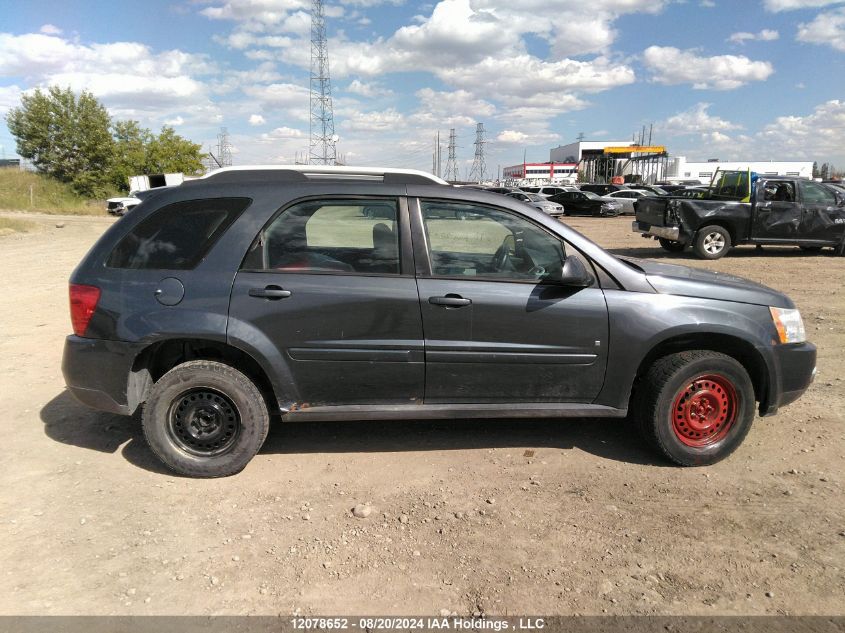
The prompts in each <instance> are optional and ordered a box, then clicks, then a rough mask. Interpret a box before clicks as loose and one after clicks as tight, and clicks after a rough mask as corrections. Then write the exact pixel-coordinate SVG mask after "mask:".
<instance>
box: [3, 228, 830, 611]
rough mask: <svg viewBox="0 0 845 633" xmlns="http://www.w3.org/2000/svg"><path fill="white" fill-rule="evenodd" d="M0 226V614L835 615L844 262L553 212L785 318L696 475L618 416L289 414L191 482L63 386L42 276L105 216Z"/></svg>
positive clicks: (49, 282)
mask: <svg viewBox="0 0 845 633" xmlns="http://www.w3.org/2000/svg"><path fill="white" fill-rule="evenodd" d="M13 217H16V218H21V219H24V218H25V219H27V220H31V221H34V222H38V223H39V224H40V225H41V230H38V231H35V232H32V233H27V234H14V235H9V236H5V237H2V238H0V266H2V271H3V288H5V291H4V296H6V300H7V304H6V306H5V308H4V309H3V310H2V312H0V331H2V333H3V335H2V337H0V394H2V402H3V405H4V410H5V415H4V416H3V418H2V430H3V435H2V436H3V439H4V442H5V444H6V449H5V450H3V451H2V453H0V487H2V490H3V494H2V503H0V536H2V538H0V563H2V565H0V567H2V571H0V614H183V613H188V614H291V613H301V614H337V613H345V614H431V615H437V614H440V613H445V612H447V611H448V612H454V613H457V614H460V615H468V614H473V613H486V614H495V615H507V614H522V613H542V614H548V615H551V614H603V613H608V614H689V615H692V614H703V615H716V614H762V613H767V614H843V613H845V608H843V605H845V578H843V565H845V503H843V495H842V484H843V470H842V455H843V448H844V447H845V443H843V435H845V428H843V420H845V417H844V416H843V409H845V381H843V378H842V374H841V366H842V365H841V364H842V363H843V362H845V352H843V349H845V345H843V344H845V330H843V323H845V319H844V318H843V314H842V310H843V308H845V290H843V286H842V281H841V280H842V278H843V274H845V258H836V257H832V256H825V255H814V256H813V255H811V256H808V255H805V254H803V253H801V252H800V251H799V250H798V249H786V248H784V249H775V248H766V249H765V250H764V251H762V252H760V251H756V250H754V249H753V248H742V249H737V250H735V251H734V252H733V253H732V254H731V255H730V256H728V257H726V258H724V259H722V260H720V261H717V262H702V261H699V260H696V259H693V258H692V257H690V256H677V255H671V256H669V255H668V254H664V253H663V252H662V251H661V250H660V249H659V248H658V247H657V246H656V243H655V242H650V241H646V240H643V239H642V238H640V237H639V236H636V235H634V234H632V233H631V232H630V219H629V218H617V219H611V220H601V219H591V218H584V219H577V220H573V221H572V222H571V224H572V225H574V226H575V227H576V228H579V229H580V230H582V231H583V232H585V233H586V234H587V235H589V236H590V237H592V238H593V239H595V240H596V241H597V242H599V243H600V244H602V245H603V246H604V247H606V248H610V249H612V250H614V251H615V252H618V253H624V254H630V255H636V256H646V257H656V258H660V259H661V260H663V261H671V262H680V263H684V264H689V265H692V266H700V267H705V268H712V269H714V270H719V271H724V272H730V273H735V274H740V275H744V276H746V277H749V278H751V279H754V280H756V281H760V282H763V283H765V284H767V285H770V286H773V287H775V288H778V289H781V290H784V291H786V292H788V293H789V294H790V295H791V296H792V297H793V299H794V300H795V301H796V302H797V304H798V306H799V307H800V308H801V310H802V313H803V315H804V319H805V322H806V324H807V328H808V333H809V335H810V338H811V340H813V341H814V342H815V343H816V344H817V345H818V346H819V350H820V351H819V374H818V378H817V380H816V383H815V384H814V385H813V387H812V388H811V389H810V391H809V392H808V393H807V394H806V395H805V397H804V398H802V399H801V400H799V401H798V402H797V403H795V404H793V405H791V406H789V407H787V408H785V409H783V410H782V411H781V412H780V413H779V414H778V415H777V416H776V417H772V418H766V419H758V420H757V421H755V424H754V427H753V428H752V430H751V433H750V435H749V436H748V439H747V440H746V441H745V443H744V444H743V446H742V447H741V448H740V449H739V450H738V451H737V452H736V453H735V454H734V455H733V456H732V457H731V458H729V459H728V460H727V461H724V462H722V463H720V464H717V465H715V466H711V467H707V468H697V469H678V468H673V467H670V466H668V465H667V464H666V463H664V462H662V461H660V460H659V459H656V458H655V457H654V456H653V455H652V454H651V453H650V452H648V451H647V450H646V449H644V448H643V446H642V445H641V444H640V442H639V440H638V438H637V436H636V435H635V434H634V433H633V432H632V430H631V429H630V428H629V427H628V425H627V424H626V423H625V422H623V421H612V420H590V421H586V420H585V421H578V420H567V421H553V420H544V421H536V420H513V421H461V420H455V421H447V422H414V423H408V422H378V423H367V422H362V423H345V424H340V423H312V424H308V425H304V424H303V425H286V426H284V425H277V426H275V427H274V428H271V431H270V436H269V439H268V441H267V443H266V445H265V447H264V449H263V450H262V451H261V453H260V454H259V455H258V456H256V458H255V459H254V460H253V462H252V463H251V464H250V465H249V466H248V467H247V469H246V470H245V471H244V472H243V473H241V474H240V475H237V476H235V477H230V478H228V479H222V480H211V481H200V480H192V479H184V478H180V477H176V476H174V475H172V474H169V473H167V472H164V471H163V470H162V468H161V467H160V466H159V464H158V462H157V461H156V459H155V458H154V457H153V455H152V454H151V453H150V451H149V450H148V449H147V447H146V445H145V443H144V440H143V437H142V436H141V431H140V424H139V421H138V419H137V417H135V418H131V419H130V418H122V417H119V416H114V415H108V414H102V413H97V412H94V411H90V410H88V409H86V408H84V407H82V406H81V405H78V404H76V403H75V402H74V401H73V400H72V399H71V398H70V397H69V396H68V395H67V394H66V393H65V391H64V387H63V382H62V377H61V372H60V360H61V349H62V339H63V337H64V336H65V335H66V334H67V333H68V332H69V331H70V322H69V317H68V314H67V278H68V275H69V274H70V272H71V270H72V269H73V267H74V266H75V265H76V263H77V262H78V261H79V259H80V258H81V257H82V255H83V254H84V253H85V252H86V251H87V250H88V248H89V247H90V246H91V244H92V243H93V241H94V240H95V239H97V237H98V236H99V235H100V234H101V233H102V232H103V230H105V228H106V227H107V226H108V225H109V224H110V223H111V222H112V220H109V219H106V218H82V217H74V218H56V217H49V216H37V215H34V214H33V215H26V216H24V215H22V214H17V213H16V214H14V216H13ZM57 222H63V223H64V226H63V227H62V228H56V223H57ZM356 506H360V507H358V511H357V512H356V513H353V511H352V510H353V508H355V507H356ZM356 514H358V515H366V516H361V517H359V516H356Z"/></svg>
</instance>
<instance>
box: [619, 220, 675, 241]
mask: <svg viewBox="0 0 845 633" xmlns="http://www.w3.org/2000/svg"><path fill="white" fill-rule="evenodd" d="M631 230H632V231H633V232H634V233H642V234H643V235H652V236H654V237H662V238H664V239H667V240H672V241H673V242H681V241H682V239H681V229H680V228H679V227H677V226H654V225H653V224H647V223H646V222H638V221H637V220H634V222H632V223H631Z"/></svg>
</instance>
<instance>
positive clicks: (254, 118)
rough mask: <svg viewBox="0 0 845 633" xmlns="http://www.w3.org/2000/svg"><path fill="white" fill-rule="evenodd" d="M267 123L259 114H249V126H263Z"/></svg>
mask: <svg viewBox="0 0 845 633" xmlns="http://www.w3.org/2000/svg"><path fill="white" fill-rule="evenodd" d="M265 123H267V120H266V119H265V118H264V117H263V116H261V115H260V114H250V115H249V124H250V125H264V124H265Z"/></svg>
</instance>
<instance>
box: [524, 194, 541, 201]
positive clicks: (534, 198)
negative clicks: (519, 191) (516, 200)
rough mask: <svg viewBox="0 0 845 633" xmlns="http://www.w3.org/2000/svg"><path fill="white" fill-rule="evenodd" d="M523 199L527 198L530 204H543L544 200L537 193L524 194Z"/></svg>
mask: <svg viewBox="0 0 845 633" xmlns="http://www.w3.org/2000/svg"><path fill="white" fill-rule="evenodd" d="M525 197H526V198H528V199H529V200H530V201H531V202H543V201H544V200H545V198H544V197H543V196H541V195H540V194H537V193H526V194H525Z"/></svg>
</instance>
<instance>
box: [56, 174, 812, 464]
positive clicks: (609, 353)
mask: <svg viewBox="0 0 845 633" xmlns="http://www.w3.org/2000/svg"><path fill="white" fill-rule="evenodd" d="M70 305H71V317H72V322H73V330H74V334H73V335H72V336H69V337H68V338H67V342H66V345H65V352H64V361H63V371H64V376H65V380H66V382H67V385H68V388H69V390H70V391H71V393H72V394H73V395H74V396H76V398H78V399H79V400H80V401H81V402H83V403H85V404H87V405H90V406H92V407H94V408H97V409H101V410H105V411H112V412H115V413H121V414H126V415H129V414H132V413H133V412H134V411H135V410H136V409H137V408H138V407H141V406H142V407H143V416H142V423H143V428H144V434H145V436H146V438H147V440H148V442H149V445H150V447H151V448H152V450H153V451H154V452H155V454H156V455H158V457H160V458H161V460H162V461H163V462H164V463H165V464H166V465H167V466H169V467H170V468H172V469H173V470H175V471H177V472H179V473H183V474H186V475H193V476H198V477H216V476H224V475H230V474H233V473H236V472H238V471H240V470H241V469H242V468H244V466H246V464H247V463H248V462H249V460H250V459H251V458H252V456H253V455H255V453H256V452H257V451H258V450H259V449H260V448H261V445H262V443H263V442H264V439H265V437H266V436H267V432H268V427H269V422H270V419H271V417H274V418H278V419H280V420H281V421H283V422H285V421H305V420H350V419H368V420H374V419H377V420H386V419H399V418H421V419H435V418H500V417H520V418H530V417H553V418H585V417H624V416H627V415H630V416H631V417H632V418H633V419H634V420H635V421H636V422H637V424H638V425H639V427H640V430H641V431H642V433H643V435H644V436H645V438H646V439H647V440H648V442H649V443H650V444H651V445H652V446H653V447H654V448H655V449H657V450H658V451H659V452H660V453H662V454H663V455H664V456H665V457H667V458H668V459H670V460H672V461H674V462H676V463H678V464H682V465H701V464H710V463H713V462H715V461H717V460H719V459H721V458H723V457H725V456H726V455H728V454H730V453H731V452H732V451H733V450H734V449H735V448H736V447H737V446H738V445H739V444H740V442H741V441H742V440H743V438H744V437H745V435H746V434H747V433H748V430H749V428H750V426H751V422H752V420H753V418H754V414H755V408H757V407H759V411H760V414H761V415H771V414H773V413H775V412H776V411H777V410H778V407H779V406H782V405H785V404H788V403H789V402H792V401H793V400H795V399H796V398H798V397H799V396H800V395H801V394H802V393H803V392H804V391H805V390H806V389H807V387H808V386H809V384H810V383H811V381H812V379H813V376H814V372H815V362H816V350H815V347H814V346H813V345H812V344H810V343H807V342H806V341H805V335H804V326H803V323H802V321H801V317H800V315H799V313H798V311H797V310H796V309H795V306H794V305H793V303H792V302H791V301H790V300H789V298H787V297H786V296H785V295H783V294H781V293H780V292H776V291H774V290H771V289H769V288H766V287H764V286H760V285H757V284H754V283H752V282H749V281H746V280H743V279H740V278H737V277H731V276H728V275H721V274H716V273H710V272H705V271H702V270H695V269H690V268H685V267H680V266H671V265H666V264H658V263H653V262H649V261H642V260H634V259H628V258H620V257H615V256H613V255H611V254H609V253H607V252H605V251H604V250H602V249H601V248H600V247H598V246H597V245H596V244H594V243H593V242H591V241H590V240H588V239H587V238H585V237H584V236H582V235H580V234H579V233H577V232H576V231H574V230H572V229H571V228H569V227H567V226H566V225H564V224H561V223H560V222H558V221H557V220H555V219H553V218H551V217H549V216H548V215H546V214H544V213H542V212H541V211H538V210H536V209H534V208H533V207H530V206H528V205H526V204H524V203H521V202H519V201H518V200H514V199H512V198H507V197H505V196H501V195H497V194H493V193H487V192H484V191H479V190H475V189H468V188H457V187H451V186H448V185H447V184H446V183H445V182H443V181H441V180H439V179H436V178H434V177H432V176H430V175H427V174H423V173H421V172H413V171H399V170H356V169H351V168H320V167H314V166H301V167H285V168H251V169H244V168H229V169H223V170H219V171H217V172H214V173H212V174H211V175H209V176H207V177H205V178H202V179H199V180H195V181H190V182H186V183H185V184H183V185H181V186H179V187H174V188H169V189H168V190H166V191H162V192H160V193H157V194H155V195H152V196H150V197H149V198H147V199H146V200H144V201H143V202H142V203H141V204H140V205H139V206H138V207H137V208H136V209H135V211H134V212H133V213H131V214H130V215H128V216H126V217H125V218H123V219H121V220H120V221H118V222H117V223H116V224H115V225H114V226H113V227H111V228H110V229H109V230H108V231H107V232H106V233H105V234H104V235H103V236H102V238H100V240H99V241H98V242H97V243H96V244H95V245H94V247H93V248H92V249H91V251H90V253H89V254H88V255H87V256H86V257H85V259H84V260H83V261H82V262H81V263H80V265H79V266H78V267H77V269H76V270H75V271H74V273H73V275H72V277H71V280H70ZM755 402H757V403H759V405H755Z"/></svg>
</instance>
